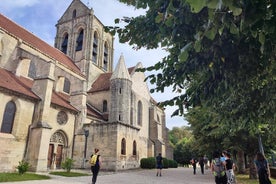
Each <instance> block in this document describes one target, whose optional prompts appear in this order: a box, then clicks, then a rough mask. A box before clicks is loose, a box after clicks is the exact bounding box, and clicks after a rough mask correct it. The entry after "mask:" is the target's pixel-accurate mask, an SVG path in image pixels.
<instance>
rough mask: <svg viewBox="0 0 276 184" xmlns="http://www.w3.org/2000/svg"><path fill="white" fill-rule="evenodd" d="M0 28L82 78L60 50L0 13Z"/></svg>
mask: <svg viewBox="0 0 276 184" xmlns="http://www.w3.org/2000/svg"><path fill="white" fill-rule="evenodd" d="M0 27H1V28H3V29H4V30H6V31H7V32H8V33H9V34H11V35H13V36H15V37H17V38H20V39H22V41H23V42H25V43H26V44H28V45H30V46H31V47H32V48H34V49H36V50H39V51H40V52H42V53H43V54H45V55H47V56H50V57H52V58H54V59H55V60H57V61H58V62H60V63H61V64H63V65H64V66H65V67H67V68H69V69H70V70H72V71H74V72H76V73H77V74H79V75H81V76H84V75H83V74H82V73H81V71H80V70H79V68H78V67H77V66H76V65H75V64H74V62H73V61H72V60H71V59H70V58H69V57H68V56H66V55H65V54H64V53H62V52H61V51H60V50H58V49H56V48H54V47H52V46H50V45H49V44H47V43H46V42H44V41H43V40H41V39H39V38H38V37H36V36H35V35H33V34H32V33H30V32H29V31H27V30H26V29H24V28H22V27H21V26H19V25H17V24H16V23H14V22H13V21H11V20H9V19H8V18H7V17H5V16H4V15H2V14H1V13H0Z"/></svg>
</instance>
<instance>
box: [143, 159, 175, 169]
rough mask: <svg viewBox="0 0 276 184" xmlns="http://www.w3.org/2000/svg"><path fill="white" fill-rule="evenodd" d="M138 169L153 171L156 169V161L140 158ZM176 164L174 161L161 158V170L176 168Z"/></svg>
mask: <svg viewBox="0 0 276 184" xmlns="http://www.w3.org/2000/svg"><path fill="white" fill-rule="evenodd" d="M140 167H141V168H142V169H153V168H155V167H156V160H155V158H154V157H149V158H142V159H141V161H140ZM177 167H178V165H177V162H176V161H175V160H169V159H167V158H163V168H164V169H167V168H177Z"/></svg>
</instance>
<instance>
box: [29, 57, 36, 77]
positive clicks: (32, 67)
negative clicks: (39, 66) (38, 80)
mask: <svg viewBox="0 0 276 184" xmlns="http://www.w3.org/2000/svg"><path fill="white" fill-rule="evenodd" d="M28 77H30V78H32V79H34V78H35V77H36V68H35V64H34V62H33V61H31V62H30V65H29V71H28Z"/></svg>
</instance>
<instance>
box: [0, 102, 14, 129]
mask: <svg viewBox="0 0 276 184" xmlns="http://www.w3.org/2000/svg"><path fill="white" fill-rule="evenodd" d="M15 112H16V105H15V103H14V102H13V101H10V102H8V103H7V104H6V107H5V111H4V116H3V120H2V126H1V132H3V133H11V132H12V127H13V122H14V116H15Z"/></svg>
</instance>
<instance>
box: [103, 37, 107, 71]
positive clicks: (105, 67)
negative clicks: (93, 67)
mask: <svg viewBox="0 0 276 184" xmlns="http://www.w3.org/2000/svg"><path fill="white" fill-rule="evenodd" d="M103 69H104V70H105V71H107V69H108V45H107V43H106V42H105V44H104V60H103Z"/></svg>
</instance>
